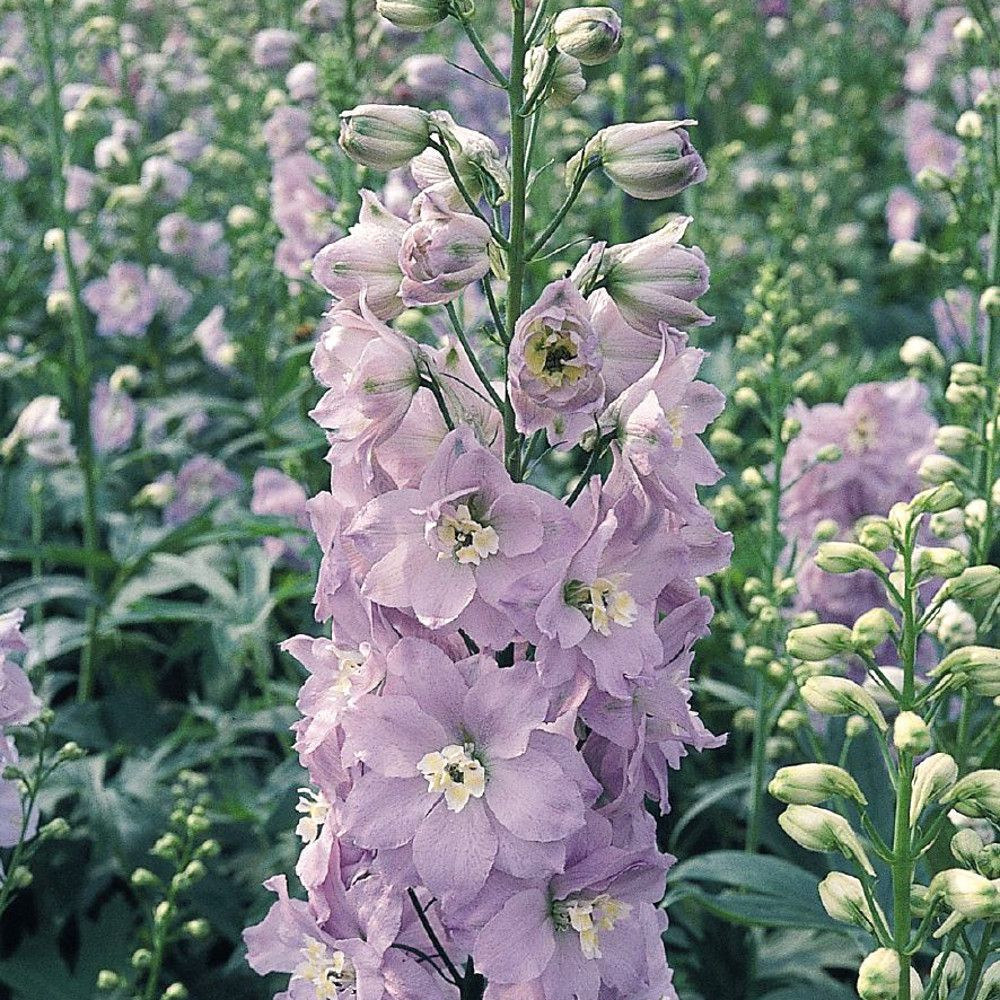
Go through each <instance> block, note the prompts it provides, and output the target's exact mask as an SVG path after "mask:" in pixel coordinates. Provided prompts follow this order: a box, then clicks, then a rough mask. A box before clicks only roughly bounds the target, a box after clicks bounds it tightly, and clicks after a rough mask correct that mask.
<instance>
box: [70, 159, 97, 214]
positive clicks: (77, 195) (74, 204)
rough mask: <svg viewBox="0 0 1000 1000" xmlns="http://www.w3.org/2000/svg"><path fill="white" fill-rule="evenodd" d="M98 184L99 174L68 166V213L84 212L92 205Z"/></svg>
mask: <svg viewBox="0 0 1000 1000" xmlns="http://www.w3.org/2000/svg"><path fill="white" fill-rule="evenodd" d="M97 182H98V177H97V174H95V173H93V172H91V171H90V170H85V169H84V168H83V167H77V166H73V165H71V166H68V167H67V168H66V211H67V212H82V211H83V210H84V209H85V208H86V207H87V206H88V205H89V204H90V198H91V195H93V193H94V187H95V186H96V184H97Z"/></svg>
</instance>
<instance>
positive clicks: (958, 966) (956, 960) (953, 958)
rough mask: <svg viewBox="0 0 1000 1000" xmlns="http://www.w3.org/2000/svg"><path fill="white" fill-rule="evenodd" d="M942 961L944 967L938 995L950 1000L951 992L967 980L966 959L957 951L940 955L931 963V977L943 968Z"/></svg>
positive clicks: (942, 999) (944, 999) (940, 999)
mask: <svg viewBox="0 0 1000 1000" xmlns="http://www.w3.org/2000/svg"><path fill="white" fill-rule="evenodd" d="M942 962H943V963H944V968H943V969H941V972H940V978H939V979H938V988H937V995H938V1000H948V996H949V994H950V993H951V992H952V991H953V990H956V989H958V987H959V986H961V985H962V983H963V982H964V981H965V959H964V958H962V956H961V955H959V953H958V952H957V951H950V952H948V954H947V955H945V954H940V955H938V956H937V957H936V958H935V959H934V961H933V962H932V963H931V978H933V977H934V975H935V973H937V971H938V969H939V968H941V964H942Z"/></svg>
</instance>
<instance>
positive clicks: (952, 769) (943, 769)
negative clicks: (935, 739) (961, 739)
mask: <svg viewBox="0 0 1000 1000" xmlns="http://www.w3.org/2000/svg"><path fill="white" fill-rule="evenodd" d="M957 778H958V765H957V764H956V763H955V758H954V757H952V756H951V755H950V754H946V753H935V754H931V755H930V757H927V758H926V759H925V760H922V761H921V762H920V763H919V764H918V765H917V766H916V767H915V768H914V770H913V789H912V792H911V794H910V825H911V826H913V825H915V824H916V822H917V818H918V817H919V816H920V814H921V813H922V812H923V811H924V809H925V808H926V807H927V806H928V805H931V804H935V805H936V804H938V803H939V802H943V801H945V800H944V799H943V798H942V796H943V795H944V793H945V792H946V791H947V790H948V789H949V788H951V786H952V785H953V784H954V783H955V780H956V779H957Z"/></svg>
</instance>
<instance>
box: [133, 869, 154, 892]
mask: <svg viewBox="0 0 1000 1000" xmlns="http://www.w3.org/2000/svg"><path fill="white" fill-rule="evenodd" d="M159 884H160V880H159V878H157V876H156V875H155V874H153V872H151V871H150V870H149V869H148V868H136V870H135V871H134V872H132V885H134V886H135V887H136V888H137V889H139V888H147V887H150V886H154V885H159Z"/></svg>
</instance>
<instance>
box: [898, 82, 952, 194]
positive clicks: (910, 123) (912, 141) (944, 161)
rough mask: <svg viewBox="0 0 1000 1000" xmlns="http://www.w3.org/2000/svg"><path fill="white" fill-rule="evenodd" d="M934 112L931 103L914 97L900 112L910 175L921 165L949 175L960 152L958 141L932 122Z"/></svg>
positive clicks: (916, 172) (920, 167)
mask: <svg viewBox="0 0 1000 1000" xmlns="http://www.w3.org/2000/svg"><path fill="white" fill-rule="evenodd" d="M934 113H935V112H934V105H933V104H930V103H929V102H928V101H918V100H913V101H909V102H907V105H906V108H905V109H904V111H903V140H904V142H903V144H904V148H905V152H906V163H907V166H908V167H909V168H910V173H911V174H913V176H914V177H915V176H916V175H917V174H918V173H920V171H921V170H923V169H924V168H925V167H926V168H930V169H932V170H937V171H939V172H940V173H942V174H945V175H948V176H950V175H951V173H952V172H953V171H954V169H955V166H956V164H957V163H958V159H959V156H960V154H961V150H962V144H961V142H959V140H958V139H956V138H955V137H954V136H952V135H947V134H946V133H944V132H942V131H941V130H940V129H939V128H938V127H937V126H936V125H935V124H934Z"/></svg>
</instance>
